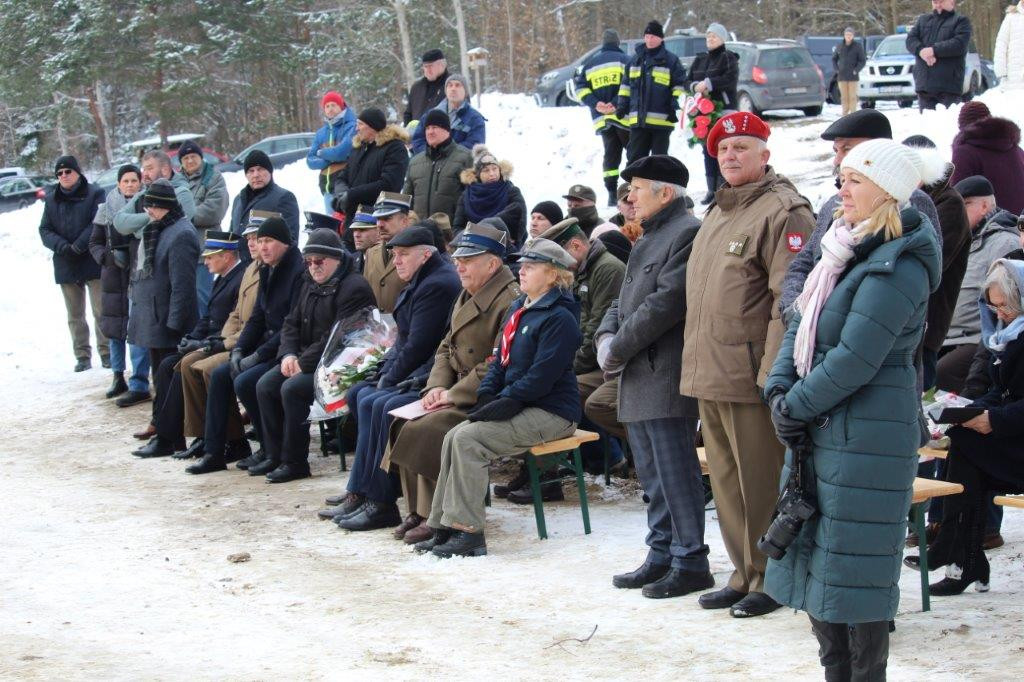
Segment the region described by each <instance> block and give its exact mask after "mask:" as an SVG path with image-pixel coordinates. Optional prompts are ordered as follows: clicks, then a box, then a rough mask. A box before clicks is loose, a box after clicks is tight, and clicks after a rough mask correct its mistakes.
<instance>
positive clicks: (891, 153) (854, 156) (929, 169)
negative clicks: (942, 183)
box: [842, 139, 947, 204]
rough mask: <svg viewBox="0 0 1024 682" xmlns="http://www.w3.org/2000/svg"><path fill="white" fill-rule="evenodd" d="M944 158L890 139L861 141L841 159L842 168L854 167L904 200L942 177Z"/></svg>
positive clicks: (933, 152) (893, 196)
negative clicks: (919, 188)
mask: <svg viewBox="0 0 1024 682" xmlns="http://www.w3.org/2000/svg"><path fill="white" fill-rule="evenodd" d="M946 165H947V164H946V161H945V160H944V159H943V158H942V156H941V155H939V153H938V151H936V150H933V149H922V148H911V147H907V146H905V145H902V144H900V143H899V142H894V141H893V140H885V139H876V140H868V141H867V142H861V143H860V144H859V145H857V146H856V147H854V148H853V150H852V151H851V152H850V153H849V154H847V155H846V158H845V159H843V164H842V167H843V168H849V169H850V170H855V171H857V172H858V173H860V174H861V175H863V176H864V177H866V178H868V179H869V180H871V181H872V182H873V183H875V184H876V185H878V186H879V187H881V188H882V189H884V190H885V191H886V192H888V193H889V195H890V196H892V198H894V199H895V200H896V201H897V202H898V203H900V204H905V203H907V201H909V200H910V195H911V194H913V193H914V190H915V189H917V188H918V187H920V186H921V185H930V184H932V183H935V182H938V181H939V180H941V179H942V178H943V176H944V175H945V172H946Z"/></svg>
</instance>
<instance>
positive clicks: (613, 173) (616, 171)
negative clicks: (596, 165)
mask: <svg viewBox="0 0 1024 682" xmlns="http://www.w3.org/2000/svg"><path fill="white" fill-rule="evenodd" d="M604 177H606V178H617V177H619V169H618V168H615V169H614V170H606V171H605V172H604Z"/></svg>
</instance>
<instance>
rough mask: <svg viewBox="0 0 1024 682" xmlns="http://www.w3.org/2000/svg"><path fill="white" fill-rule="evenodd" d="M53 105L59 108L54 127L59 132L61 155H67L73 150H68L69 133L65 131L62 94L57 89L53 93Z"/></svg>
mask: <svg viewBox="0 0 1024 682" xmlns="http://www.w3.org/2000/svg"><path fill="white" fill-rule="evenodd" d="M53 105H54V107H55V108H56V110H57V115H56V116H55V117H54V122H53V127H54V130H56V132H57V143H58V144H59V145H60V155H61V156H67V155H68V154H70V153H71V152H70V151H69V150H68V135H67V133H66V132H64V115H63V114H62V113H61V112H62V110H63V107H62V106H61V103H60V96H59V95H58V94H57V92H56V91H54V93H53Z"/></svg>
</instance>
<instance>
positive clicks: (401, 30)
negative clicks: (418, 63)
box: [391, 0, 416, 88]
mask: <svg viewBox="0 0 1024 682" xmlns="http://www.w3.org/2000/svg"><path fill="white" fill-rule="evenodd" d="M391 6H392V7H394V8H395V19H396V20H397V21H398V36H399V38H400V39H401V41H402V70H403V71H405V87H406V88H409V87H411V86H412V83H413V81H414V80H416V75H415V74H416V71H415V69H414V68H413V61H412V41H411V40H410V39H409V20H408V17H406V14H405V0H391Z"/></svg>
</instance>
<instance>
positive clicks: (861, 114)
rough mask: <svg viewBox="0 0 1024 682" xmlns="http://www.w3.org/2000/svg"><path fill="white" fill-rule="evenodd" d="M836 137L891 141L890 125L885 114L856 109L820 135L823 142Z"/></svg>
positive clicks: (873, 110)
mask: <svg viewBox="0 0 1024 682" xmlns="http://www.w3.org/2000/svg"><path fill="white" fill-rule="evenodd" d="M837 137H867V138H870V139H872V140H876V139H879V138H884V139H886V140H891V139H892V125H891V124H890V123H889V119H888V118H886V116H885V114H883V113H882V112H880V111H876V110H875V109H858V110H857V111H855V112H853V113H852V114H847V115H846V116H843V117H842V118H840V119H838V120H836V121H835V122H833V123H832V125H830V126H829V127H828V128H825V132H823V133H822V134H821V139H823V140H829V141H831V140H834V139H836V138H837Z"/></svg>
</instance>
